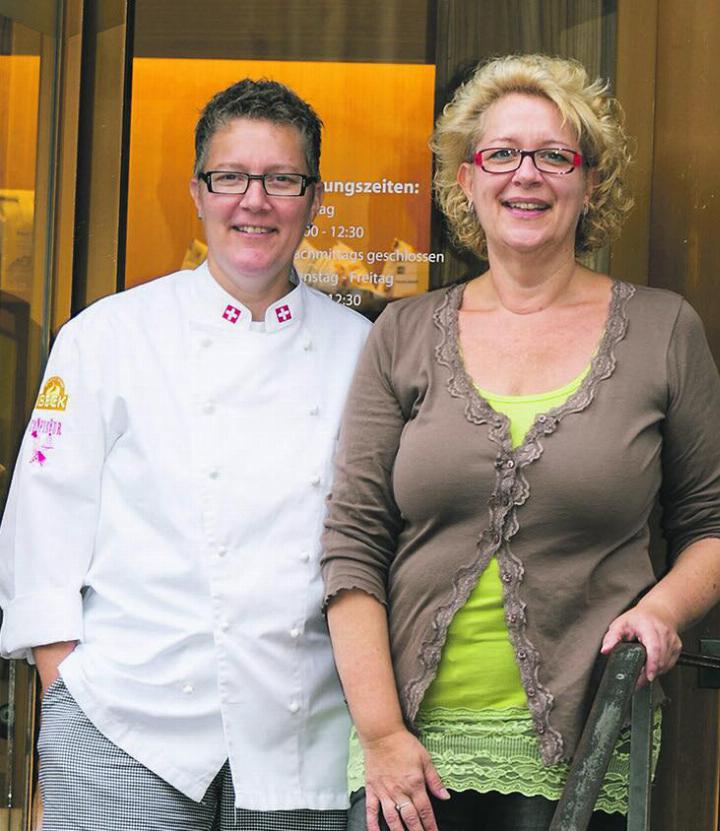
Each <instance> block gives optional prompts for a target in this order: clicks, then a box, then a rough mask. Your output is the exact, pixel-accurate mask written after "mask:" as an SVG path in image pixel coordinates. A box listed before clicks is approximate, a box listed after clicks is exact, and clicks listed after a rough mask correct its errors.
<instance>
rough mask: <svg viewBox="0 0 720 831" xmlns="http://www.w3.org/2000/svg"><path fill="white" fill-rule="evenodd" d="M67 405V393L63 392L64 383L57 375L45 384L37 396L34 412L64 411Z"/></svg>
mask: <svg viewBox="0 0 720 831" xmlns="http://www.w3.org/2000/svg"><path fill="white" fill-rule="evenodd" d="M67 403H68V393H67V392H65V382H64V381H63V379H62V378H61V377H60V376H59V375H53V376H52V378H48V380H47V381H46V382H45V386H44V387H43V388H42V392H41V393H40V395H38V400H37V403H36V404H35V409H36V410H64V409H65V408H66V407H67Z"/></svg>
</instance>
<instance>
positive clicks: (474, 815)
mask: <svg viewBox="0 0 720 831" xmlns="http://www.w3.org/2000/svg"><path fill="white" fill-rule="evenodd" d="M450 793H451V795H452V797H451V799H449V800H447V801H442V800H440V799H433V798H432V797H431V802H432V806H433V811H434V812H435V819H436V821H437V824H438V828H439V829H440V831H547V829H548V828H549V827H550V823H551V821H552V818H553V814H554V813H555V808H556V807H557V802H552V801H550V800H549V799H545V798H543V797H542V796H522V794H509V795H508V796H504V795H503V794H499V793H495V792H491V793H477V791H460V792H457V791H450ZM380 828H381V829H383V831H386V829H387V825H386V824H385V822H383V821H382V820H381V822H380ZM365 829H366V823H365V791H364V790H360V791H356V792H355V793H354V794H353V795H352V796H351V797H350V813H349V815H348V827H347V831H365ZM625 829H626V821H625V817H624V816H622V814H606V813H604V812H603V811H596V812H595V813H594V814H593V816H592V820H591V821H590V825H589V829H588V831H625Z"/></svg>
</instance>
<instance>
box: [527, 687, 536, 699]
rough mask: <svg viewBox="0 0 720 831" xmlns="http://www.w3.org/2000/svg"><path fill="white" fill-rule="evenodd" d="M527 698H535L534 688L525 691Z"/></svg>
mask: <svg viewBox="0 0 720 831" xmlns="http://www.w3.org/2000/svg"><path fill="white" fill-rule="evenodd" d="M527 697H528V698H535V688H534V687H530V689H529V690H527Z"/></svg>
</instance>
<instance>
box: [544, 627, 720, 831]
mask: <svg viewBox="0 0 720 831" xmlns="http://www.w3.org/2000/svg"><path fill="white" fill-rule="evenodd" d="M644 663H645V647H644V646H643V645H642V644H640V643H620V644H618V645H617V646H616V647H615V649H614V650H613V651H612V653H611V654H610V657H609V658H608V662H607V666H606V667H605V672H604V673H603V677H602V680H601V681H600V686H599V687H598V691H597V693H596V695H595V700H594V702H593V705H592V708H591V710H590V715H589V716H588V719H587V721H586V722H585V728H584V730H583V733H582V736H581V737H580V742H579V744H578V747H577V750H576V751H575V756H574V757H573V762H572V765H571V767H570V772H569V774H568V778H567V782H566V783H565V788H564V790H563V794H562V797H561V799H560V802H559V803H558V807H557V809H556V811H555V814H554V816H553V821H552V823H551V824H550V828H549V831H587V827H588V824H589V822H590V818H591V816H592V813H593V809H594V807H595V800H596V799H597V796H598V793H600V788H601V787H602V783H603V779H604V778H605V774H606V772H607V769H608V765H609V763H610V757H611V755H612V752H613V748H614V747H615V743H616V742H617V739H618V736H619V735H620V730H621V729H622V726H623V724H624V722H625V718H626V714H627V711H628V706H629V705H630V701H631V699H632V715H631V722H630V729H631V733H630V783H629V792H628V818H627V831H648V829H649V828H650V778H651V768H652V764H651V756H652V733H653V729H652V728H653V724H652V722H653V716H652V685H651V684H645V686H644V687H641V689H639V690H637V691H635V684H636V682H637V679H638V676H639V675H640V670H641V669H642V667H643V664H644ZM678 663H681V664H685V665H688V666H696V667H701V668H704V669H714V670H717V669H720V659H718V658H713V657H710V656H707V655H692V654H690V653H687V652H683V653H681V655H680V660H679V662H678ZM634 691H635V692H634ZM633 692H634V695H633Z"/></svg>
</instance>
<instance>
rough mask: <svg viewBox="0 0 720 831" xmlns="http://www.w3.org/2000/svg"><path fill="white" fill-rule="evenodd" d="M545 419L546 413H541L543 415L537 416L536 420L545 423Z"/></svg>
mask: <svg viewBox="0 0 720 831" xmlns="http://www.w3.org/2000/svg"><path fill="white" fill-rule="evenodd" d="M546 421H547V416H546V415H544V414H543V415H539V416H538V422H539V423H540V424H545V422H546Z"/></svg>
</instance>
